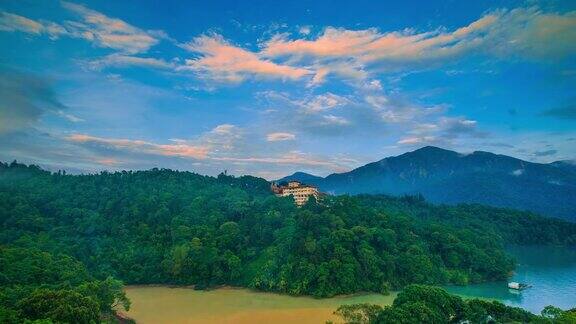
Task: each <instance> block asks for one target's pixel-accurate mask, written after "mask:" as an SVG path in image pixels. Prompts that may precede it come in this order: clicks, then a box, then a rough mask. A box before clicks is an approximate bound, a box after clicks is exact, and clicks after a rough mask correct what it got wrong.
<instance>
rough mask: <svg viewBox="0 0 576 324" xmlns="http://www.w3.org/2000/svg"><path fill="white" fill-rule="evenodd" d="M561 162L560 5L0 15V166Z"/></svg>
mask: <svg viewBox="0 0 576 324" xmlns="http://www.w3.org/2000/svg"><path fill="white" fill-rule="evenodd" d="M427 145H434V146H439V147H443V148H446V149H452V150H456V151H458V152H462V153H469V152H473V151H477V150H483V151H490V152H495V153H499V154H506V155H511V156H514V157H518V158H521V159H525V160H528V161H534V162H542V163H548V162H552V161H556V160H574V159H576V1H571V0H568V1H560V0H549V1H511V0H510V1H455V0H452V1H440V0H427V1H364V0H355V1H335V0H315V1H271V0H269V1H250V2H247V1H174V0H167V1H152V0H148V1H146V0H144V1H141V0H138V1H136V0H124V1H83V2H68V1H49V0H46V1H36V0H3V1H1V2H0V160H1V161H5V162H9V161H12V160H18V161H21V162H25V163H34V164H38V165H40V166H42V167H43V168H46V169H49V170H58V169H65V170H67V171H69V172H74V173H88V172H98V171H102V170H123V169H132V170H136V169H149V168H153V167H159V168H172V169H179V170H190V171H194V172H198V173H201V174H208V175H216V174H218V173H220V172H223V171H225V170H226V171H227V172H228V173H229V174H234V175H243V174H251V175H255V176H260V177H264V178H267V179H277V178H280V177H282V176H284V175H287V174H290V173H292V172H294V171H305V172H309V173H313V174H316V175H322V176H325V175H328V174H330V173H334V172H344V171H348V170H351V169H353V168H355V167H359V166H361V165H363V164H366V163H368V162H372V161H377V160H380V159H382V158H385V157H387V156H392V155H398V154H402V153H404V152H407V151H411V150H414V149H417V148H419V147H422V146H427Z"/></svg>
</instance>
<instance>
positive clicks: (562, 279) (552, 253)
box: [444, 246, 576, 314]
mask: <svg viewBox="0 0 576 324" xmlns="http://www.w3.org/2000/svg"><path fill="white" fill-rule="evenodd" d="M509 253H510V254H512V255H513V256H514V257H516V260H517V261H518V267H517V268H516V272H515V273H514V276H513V277H512V279H510V281H517V282H523V283H528V284H531V285H533V287H532V288H528V289H525V290H522V291H515V290H512V289H508V287H507V283H506V282H491V283H485V284H478V285H469V286H464V287H444V288H446V290H448V291H450V292H452V293H455V294H459V295H462V296H467V297H482V298H491V299H496V300H499V301H501V302H503V303H505V304H506V305H510V306H517V307H522V308H524V309H527V310H529V311H531V312H533V313H536V314H539V313H540V311H541V310H542V309H543V308H544V307H545V306H547V305H554V306H557V307H560V308H562V309H567V308H572V307H576V248H575V247H572V248H566V247H546V246H524V247H522V246H515V247H510V248H509Z"/></svg>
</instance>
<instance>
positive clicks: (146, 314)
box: [126, 287, 396, 324]
mask: <svg viewBox="0 0 576 324" xmlns="http://www.w3.org/2000/svg"><path fill="white" fill-rule="evenodd" d="M126 292H127V294H128V297H129V298H130V300H131V301H132V308H131V309H130V311H129V312H128V313H127V315H128V316H129V317H131V318H133V319H135V320H136V321H137V322H138V323H144V324H146V323H155V324H156V323H158V324H161V323H174V324H178V323H239V324H242V323H302V324H306V323H325V322H326V320H333V321H335V322H336V321H338V319H339V318H338V317H336V316H334V315H333V314H332V313H333V312H334V310H336V308H338V306H340V305H343V304H356V303H370V304H379V305H383V306H384V305H390V304H392V301H393V300H394V297H396V294H391V295H389V296H384V295H379V294H364V295H357V296H347V297H334V298H326V299H315V298H311V297H292V296H286V295H279V294H272V293H265V292H256V291H251V290H248V289H240V288H220V289H215V290H209V291H198V290H193V289H190V288H170V287H127V288H126Z"/></svg>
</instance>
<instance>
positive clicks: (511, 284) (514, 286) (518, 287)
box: [508, 281, 531, 290]
mask: <svg viewBox="0 0 576 324" xmlns="http://www.w3.org/2000/svg"><path fill="white" fill-rule="evenodd" d="M530 287H531V286H530V285H528V284H525V283H520V282H515V281H512V282H509V283H508V288H510V289H516V290H522V289H524V288H530Z"/></svg>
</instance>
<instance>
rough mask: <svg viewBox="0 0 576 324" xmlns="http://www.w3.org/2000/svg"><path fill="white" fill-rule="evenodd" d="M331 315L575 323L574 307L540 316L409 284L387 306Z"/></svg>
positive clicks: (358, 321) (373, 319) (367, 319)
mask: <svg viewBox="0 0 576 324" xmlns="http://www.w3.org/2000/svg"><path fill="white" fill-rule="evenodd" d="M334 314H336V315H339V316H340V317H341V318H342V319H343V320H344V322H345V323H347V324H372V323H406V324H408V323H438V324H442V323H474V324H475V323H541V324H544V323H554V324H571V323H576V308H573V309H570V310H567V311H563V310H561V309H559V308H556V307H554V306H547V307H545V308H544V309H543V310H542V314H541V315H535V314H532V313H530V312H528V311H525V310H523V309H522V308H518V307H510V306H506V305H504V304H502V303H500V302H497V301H486V300H480V299H462V298H461V297H458V296H455V295H451V294H449V293H447V292H446V291H445V290H443V289H441V288H438V287H431V286H424V285H409V286H407V287H405V288H404V290H402V292H400V293H399V294H398V296H397V297H396V299H395V300H394V303H393V304H392V305H391V306H387V307H384V308H382V307H380V306H378V305H371V304H355V305H343V306H340V307H339V308H338V309H337V310H336V311H335V312H334Z"/></svg>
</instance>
